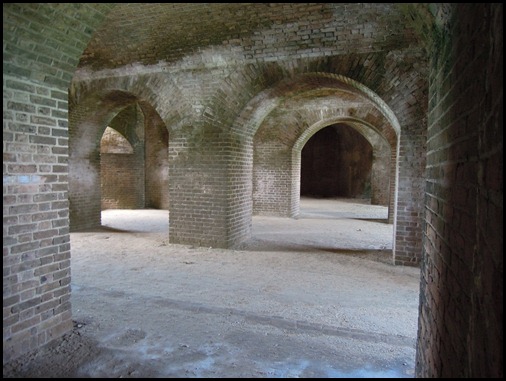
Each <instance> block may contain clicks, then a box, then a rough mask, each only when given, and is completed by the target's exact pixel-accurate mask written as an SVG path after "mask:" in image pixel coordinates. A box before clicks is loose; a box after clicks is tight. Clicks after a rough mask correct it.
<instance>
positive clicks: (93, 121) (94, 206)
mask: <svg viewBox="0 0 506 381" xmlns="http://www.w3.org/2000/svg"><path fill="white" fill-rule="evenodd" d="M75 90H76V89H75V88H74V91H75ZM72 100H73V103H72V105H71V108H70V115H69V121H70V125H69V163H68V166H69V176H68V178H69V204H70V206H69V212H70V213H69V215H70V229H71V231H76V230H81V229H87V228H94V227H99V226H100V225H101V194H100V139H101V138H102V135H103V133H104V131H105V129H106V127H107V126H108V125H109V124H110V122H111V121H112V120H113V119H114V118H115V117H116V116H117V115H119V114H120V113H121V112H122V111H124V110H126V109H127V108H129V107H132V106H134V107H136V108H138V110H139V112H137V114H138V115H139V120H138V121H137V125H138V127H135V128H136V129H137V128H142V133H143V134H144V133H145V132H146V130H147V128H148V127H149V126H148V124H147V122H148V121H152V120H153V116H156V115H157V112H156V110H155V109H154V107H152V106H151V105H150V103H149V102H148V101H146V100H143V99H139V98H138V96H137V95H134V94H132V93H130V92H126V91H123V90H117V89H115V90H112V89H102V90H101V91H97V92H94V93H91V94H88V96H84V94H82V93H81V94H79V96H78V97H77V96H76V97H74V98H72ZM77 101H79V102H77ZM140 110H142V111H140ZM157 120H159V121H161V118H160V117H159V116H158V118H157V119H155V124H156V125H155V126H154V128H155V129H160V125H163V122H161V123H160V122H158V123H157V122H156V121H157ZM140 141H141V140H139V142H137V143H136V144H134V154H135V156H136V157H138V159H137V160H135V159H134V160H133V162H132V163H133V164H132V165H131V166H130V167H134V169H135V170H136V171H137V172H139V174H140V175H139V176H135V177H136V178H141V179H144V177H145V173H144V158H145V155H144V154H145V152H144V145H145V139H144V136H142V142H143V143H144V144H140ZM167 154H168V153H167ZM143 186H144V183H142V184H138V186H137V188H139V189H141V187H143ZM144 202H145V194H144V191H141V192H140V193H139V194H138V195H137V196H136V198H135V199H134V200H133V201H130V202H129V203H128V205H130V206H129V208H131V207H133V208H139V207H144Z"/></svg>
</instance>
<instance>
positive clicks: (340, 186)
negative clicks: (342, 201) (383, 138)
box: [300, 124, 373, 202]
mask: <svg viewBox="0 0 506 381" xmlns="http://www.w3.org/2000/svg"><path fill="white" fill-rule="evenodd" d="M372 163H373V147H372V146H371V144H370V143H369V142H368V141H367V140H366V139H365V138H364V137H363V136H362V135H360V134H359V133H358V132H357V131H355V130H354V129H353V128H351V127H348V126H347V125H346V124H336V125H332V126H328V127H325V128H323V129H321V130H320V131H318V132H316V133H315V134H314V135H313V136H312V137H311V138H310V139H309V140H308V141H307V143H306V144H305V145H304V147H303V149H302V152H301V176H300V195H301V196H306V197H316V198H332V197H334V198H335V197H341V198H351V199H356V198H358V199H364V200H368V201H369V202H370V200H371V176H372Z"/></svg>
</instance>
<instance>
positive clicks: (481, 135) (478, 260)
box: [416, 3, 503, 378]
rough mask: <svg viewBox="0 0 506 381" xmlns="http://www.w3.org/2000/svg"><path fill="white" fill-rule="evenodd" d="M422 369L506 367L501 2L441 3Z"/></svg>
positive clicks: (441, 373)
mask: <svg viewBox="0 0 506 381" xmlns="http://www.w3.org/2000/svg"><path fill="white" fill-rule="evenodd" d="M433 14H434V17H435V26H434V29H433V33H434V34H433V36H432V51H431V70H430V97H429V104H430V109H429V120H428V137H427V182H426V203H425V209H426V214H425V228H424V245H423V251H424V260H423V264H422V282H421V290H420V293H421V295H420V300H421V306H420V317H419V338H418V344H417V366H416V376H418V377H459V378H460V377H466V378H467V377H470V378H475V377H487V378H488V377H499V378H501V377H502V375H503V367H502V364H503V341H502V340H503V339H502V338H503V307H502V306H503V271H502V268H503V238H502V237H503V199H502V191H503V183H502V171H503V169H502V166H503V88H502V83H503V80H502V79H503V78H502V77H503V74H502V73H503V24H502V23H503V5H502V4H483V3H476V4H459V5H452V6H450V7H448V6H446V7H443V6H439V7H434V8H433Z"/></svg>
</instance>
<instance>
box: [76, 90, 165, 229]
mask: <svg viewBox="0 0 506 381" xmlns="http://www.w3.org/2000/svg"><path fill="white" fill-rule="evenodd" d="M90 103H91V106H93V107H94V108H93V107H90ZM83 110H86V112H83ZM72 111H73V112H71V115H70V118H71V121H72V123H71V125H70V130H71V134H70V141H69V147H70V149H69V151H70V152H69V179H70V180H69V188H70V192H69V201H70V226H71V228H72V230H73V231H80V230H85V229H90V228H99V227H100V226H108V227H113V228H120V227H118V226H111V225H110V223H109V222H106V223H104V212H105V211H107V213H109V212H108V211H110V210H115V211H119V210H124V211H126V210H135V209H146V208H149V209H157V210H163V211H165V212H166V213H165V215H166V219H167V222H168V215H167V212H168V206H169V205H168V186H169V184H168V131H167V129H166V127H165V125H164V123H163V121H162V119H161V118H160V116H159V115H158V113H157V112H156V110H154V108H153V107H152V106H150V105H149V104H148V103H147V102H143V101H139V100H138V99H137V98H136V97H134V96H133V95H131V94H128V93H125V92H117V91H114V92H110V93H108V94H106V95H105V96H102V97H96V96H90V97H89V98H88V99H87V101H83V102H82V103H81V104H78V105H77V106H76V108H75V109H74V110H72ZM93 111H95V112H93ZM118 213H119V212H116V213H115V215H117V214H118ZM109 214H110V213H109ZM125 218H126V219H128V218H136V217H135V216H131V217H128V213H124V217H122V219H123V220H124V219H125ZM105 220H107V221H110V219H109V218H107V217H105ZM113 225H114V224H113ZM167 229H168V228H167ZM123 230H128V229H127V228H126V229H123Z"/></svg>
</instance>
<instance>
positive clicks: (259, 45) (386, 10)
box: [79, 3, 420, 70]
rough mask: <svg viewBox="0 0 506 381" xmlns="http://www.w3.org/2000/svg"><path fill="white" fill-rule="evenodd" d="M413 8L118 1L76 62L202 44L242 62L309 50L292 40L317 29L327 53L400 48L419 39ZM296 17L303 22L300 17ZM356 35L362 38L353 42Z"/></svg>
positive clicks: (186, 51)
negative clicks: (259, 56)
mask: <svg viewBox="0 0 506 381" xmlns="http://www.w3.org/2000/svg"><path fill="white" fill-rule="evenodd" d="M414 7H415V5H411V6H410V5H406V4H404V5H396V4H372V3H371V4H339V3H319V4H318V3H312V4H303V3H300V4H299V3H275V4H269V3H253V4H244V3H242V4H237V3H219V4H214V3H213V4H199V3H197V4H191V3H165V4H164V3H161V4H143V3H134V4H128V3H125V4H123V3H120V4H117V5H115V6H114V7H113V9H112V10H111V11H110V12H109V13H108V15H107V17H106V19H105V21H104V22H103V23H102V24H101V26H100V27H99V28H98V29H97V30H96V32H95V33H94V35H93V37H92V39H91V41H90V43H89V44H88V46H87V48H86V49H85V51H84V53H83V55H82V57H81V60H80V63H79V67H81V68H83V67H88V68H90V69H92V70H100V69H106V68H107V69H112V68H117V67H121V66H124V65H127V64H131V63H140V64H144V65H151V64H157V63H159V62H175V61H177V60H179V59H181V58H182V57H184V56H186V55H191V54H193V53H198V52H199V51H201V50H202V49H203V48H206V47H220V48H224V49H225V50H229V51H233V52H234V54H235V55H236V56H237V55H238V56H239V59H244V60H247V59H250V58H252V54H255V55H256V53H257V52H258V51H260V50H262V49H264V50H269V49H271V50H272V51H273V52H271V53H270V54H271V55H272V56H273V57H279V56H280V55H281V54H290V55H291V56H293V55H294V54H299V53H300V54H303V53H302V52H306V51H307V50H310V49H311V45H310V41H309V42H308V41H305V39H300V38H294V37H296V36H298V37H300V34H301V33H307V34H308V36H312V37H310V38H313V36H315V35H318V34H319V35H320V36H319V37H315V38H318V39H319V41H318V42H317V43H319V44H320V46H323V48H324V49H327V50H328V52H329V53H331V54H344V53H347V52H350V51H358V50H361V51H363V52H365V51H380V50H388V49H391V48H393V47H395V48H400V47H406V46H409V45H412V44H419V42H420V41H418V40H417V35H416V25H415V26H414V25H413V16H411V14H414V13H417V11H415V10H414V9H415V8H414ZM312 14H314V18H312V17H311V15H312ZM301 15H302V16H301ZM410 16H411V17H410ZM302 18H305V19H306V20H309V21H304V22H302V21H300V20H302ZM325 28H328V31H327V29H325ZM354 28H355V29H354ZM355 33H356V34H357V35H356V36H354V34H355ZM355 37H357V38H358V39H357V38H355ZM364 38H365V39H364ZM359 40H360V41H366V43H364V44H363V46H358V45H357V41H359ZM266 54H267V53H266ZM256 57H257V55H256ZM267 57H268V55H267Z"/></svg>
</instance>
